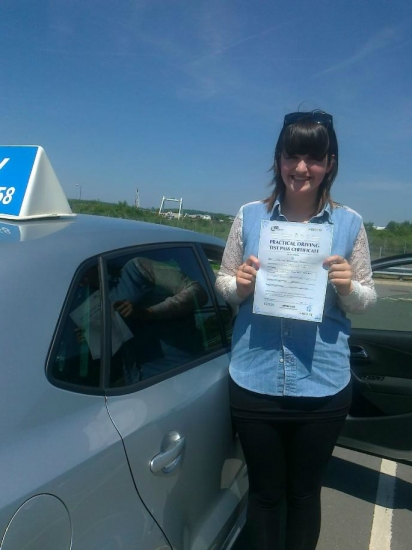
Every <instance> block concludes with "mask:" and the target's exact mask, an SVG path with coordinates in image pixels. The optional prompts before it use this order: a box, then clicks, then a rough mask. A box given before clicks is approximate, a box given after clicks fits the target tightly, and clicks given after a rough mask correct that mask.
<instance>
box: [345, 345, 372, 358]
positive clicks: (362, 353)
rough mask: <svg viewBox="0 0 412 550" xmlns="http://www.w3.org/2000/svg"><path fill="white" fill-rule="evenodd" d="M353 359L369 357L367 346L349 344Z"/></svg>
mask: <svg viewBox="0 0 412 550" xmlns="http://www.w3.org/2000/svg"><path fill="white" fill-rule="evenodd" d="M349 349H350V357H351V359H369V355H368V354H367V352H366V350H365V348H363V347H362V346H349Z"/></svg>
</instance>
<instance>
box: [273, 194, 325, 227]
mask: <svg viewBox="0 0 412 550" xmlns="http://www.w3.org/2000/svg"><path fill="white" fill-rule="evenodd" d="M281 205H282V197H278V198H277V199H276V200H275V204H274V205H273V208H272V213H271V216H270V219H271V220H273V219H278V218H280V217H282V218H284V216H283V214H282V209H281ZM285 219H286V218H285ZM312 219H313V220H314V221H315V220H316V222H321V221H328V222H329V223H333V221H332V207H331V205H330V204H329V202H327V203H326V204H325V206H324V207H323V208H322V210H321V211H320V212H319V214H316V216H313V218H312ZM316 222H315V223H316Z"/></svg>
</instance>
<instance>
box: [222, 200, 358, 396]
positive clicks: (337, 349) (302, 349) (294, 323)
mask: <svg viewBox="0 0 412 550" xmlns="http://www.w3.org/2000/svg"><path fill="white" fill-rule="evenodd" d="M263 219H269V220H286V218H285V217H284V216H283V215H282V214H281V211H280V204H279V202H276V203H275V206H274V208H273V210H272V212H267V207H266V204H263V203H262V202H259V203H250V204H247V205H245V207H244V209H243V247H244V256H243V261H245V260H246V258H248V257H249V256H250V255H251V254H253V255H255V256H257V253H258V246H259V233H260V222H261V220H263ZM310 223H329V224H333V240H332V250H331V255H333V254H339V255H340V256H343V257H345V258H346V259H349V257H350V255H351V253H352V250H353V246H354V243H355V241H356V238H357V235H358V233H359V230H360V228H361V225H362V218H361V217H360V216H359V214H357V213H356V212H354V211H352V210H350V209H348V208H346V207H343V206H336V207H334V208H331V207H330V206H329V205H327V206H326V207H325V208H324V209H323V210H322V212H320V213H319V214H318V215H317V216H315V217H313V218H312V219H311V220H310ZM252 307H253V295H252V296H249V298H247V299H246V300H245V301H244V302H242V303H241V304H240V306H239V312H238V315H237V318H236V321H235V326H234V331H233V339H232V359H231V363H230V375H231V377H232V378H233V380H234V381H235V382H236V383H237V384H238V385H239V386H242V387H243V388H246V389H248V390H251V391H254V392H257V393H261V394H269V395H290V396H307V397H321V396H326V395H333V394H336V393H337V392H339V391H340V390H341V389H343V388H344V387H345V386H346V385H347V384H348V383H349V380H350V365H349V346H348V337H349V331H350V321H349V320H348V319H347V318H346V315H345V313H344V312H343V311H342V310H341V309H340V307H339V305H338V297H337V294H336V291H335V289H334V287H333V286H332V285H331V284H330V283H328V286H327V290H326V300H325V307H324V314H323V320H322V322H321V323H315V322H311V321H300V320H295V319H284V318H279V317H271V316H267V315H256V314H254V313H253V312H252Z"/></svg>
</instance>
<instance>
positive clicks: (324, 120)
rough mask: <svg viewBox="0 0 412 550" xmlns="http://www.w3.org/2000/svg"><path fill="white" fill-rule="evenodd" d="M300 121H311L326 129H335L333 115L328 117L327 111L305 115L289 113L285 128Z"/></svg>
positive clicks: (284, 123)
mask: <svg viewBox="0 0 412 550" xmlns="http://www.w3.org/2000/svg"><path fill="white" fill-rule="evenodd" d="M300 120H311V121H312V122H316V123H317V124H321V125H322V126H325V127H326V128H333V118H332V115H328V113H325V111H309V112H305V113H301V112H296V113H289V114H287V115H285V119H284V121H283V127H284V128H285V127H286V126H290V125H291V124H295V123H296V122H299V121H300Z"/></svg>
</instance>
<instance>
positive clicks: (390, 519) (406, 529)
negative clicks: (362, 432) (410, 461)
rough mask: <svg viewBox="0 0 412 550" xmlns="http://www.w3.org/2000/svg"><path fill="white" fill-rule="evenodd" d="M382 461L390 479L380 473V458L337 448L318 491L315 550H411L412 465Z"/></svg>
mask: <svg viewBox="0 0 412 550" xmlns="http://www.w3.org/2000/svg"><path fill="white" fill-rule="evenodd" d="M385 462H386V463H390V465H391V466H393V467H395V468H396V476H395V477H393V478H391V476H388V475H387V474H385V473H381V471H380V470H381V465H382V460H381V459H379V458H376V457H373V456H369V455H366V454H363V453H358V452H355V451H349V450H347V449H342V448H339V447H336V449H335V452H334V454H333V457H332V459H331V461H330V464H329V467H328V471H327V475H326V478H325V483H324V488H323V490H322V530H321V536H320V540H319V544H318V547H317V550H411V548H412V521H411V520H412V466H408V465H404V464H395V463H392V462H390V461H385ZM386 482H387V483H386ZM385 487H386V489H385ZM382 488H383V490H382ZM379 514H380V515H379ZM374 516H375V518H376V517H378V518H382V520H381V521H380V520H378V521H376V519H375V521H374Z"/></svg>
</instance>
